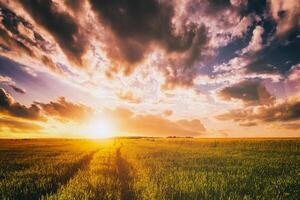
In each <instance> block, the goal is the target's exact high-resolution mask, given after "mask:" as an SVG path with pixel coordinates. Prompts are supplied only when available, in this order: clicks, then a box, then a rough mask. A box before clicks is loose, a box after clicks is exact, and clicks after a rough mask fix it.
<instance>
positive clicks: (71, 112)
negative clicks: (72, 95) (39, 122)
mask: <svg viewBox="0 0 300 200" xmlns="http://www.w3.org/2000/svg"><path fill="white" fill-rule="evenodd" d="M35 104H36V105H38V106H40V107H41V109H42V110H43V112H44V113H45V114H46V115H48V116H51V117H54V118H56V119H57V120H60V121H75V122H79V121H81V120H84V119H86V118H87V117H89V116H91V114H92V109H91V108H90V107H87V106H85V105H82V104H75V103H72V102H69V101H67V100H66V99H65V98H64V97H60V98H59V99H58V100H57V101H51V102H49V103H40V102H36V103H35Z"/></svg>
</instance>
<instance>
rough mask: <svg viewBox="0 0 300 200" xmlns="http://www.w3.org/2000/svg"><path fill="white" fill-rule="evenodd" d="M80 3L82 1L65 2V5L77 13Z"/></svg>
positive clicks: (70, 0)
mask: <svg viewBox="0 0 300 200" xmlns="http://www.w3.org/2000/svg"><path fill="white" fill-rule="evenodd" d="M82 2H84V0H65V4H66V5H67V6H68V7H69V8H71V9H73V10H74V11H78V10H79V9H80V8H81V6H82Z"/></svg>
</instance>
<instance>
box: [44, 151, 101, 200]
mask: <svg viewBox="0 0 300 200" xmlns="http://www.w3.org/2000/svg"><path fill="white" fill-rule="evenodd" d="M98 151H99V149H98V150H95V151H92V152H91V153H89V154H87V155H85V156H84V157H83V158H82V159H80V161H78V162H77V163H75V164H74V165H73V166H72V167H71V169H70V170H69V173H68V174H67V175H66V176H64V177H63V178H62V179H61V180H60V181H59V184H56V185H55V186H53V187H52V188H51V189H50V190H48V191H46V192H44V193H42V195H41V196H40V197H39V198H38V199H41V198H42V199H43V197H47V196H51V195H53V194H55V193H57V191H58V190H59V188H62V187H64V186H65V185H66V184H67V183H68V182H69V181H70V180H71V179H72V178H73V177H75V176H76V174H77V173H78V171H79V170H81V169H85V168H86V167H87V166H88V165H89V163H90V162H91V160H92V158H93V156H94V154H95V153H96V152H98Z"/></svg>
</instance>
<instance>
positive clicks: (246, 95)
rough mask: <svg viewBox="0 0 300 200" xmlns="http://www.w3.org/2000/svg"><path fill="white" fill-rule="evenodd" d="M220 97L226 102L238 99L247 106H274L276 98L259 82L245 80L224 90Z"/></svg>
mask: <svg viewBox="0 0 300 200" xmlns="http://www.w3.org/2000/svg"><path fill="white" fill-rule="evenodd" d="M219 95H220V97H221V98H222V99H224V100H228V101H230V100H232V99H238V100H241V101H243V102H244V103H245V104H246V105H266V104H272V103H273V102H274V100H275V98H274V97H273V96H272V95H271V94H270V93H269V92H268V90H267V89H266V87H265V86H264V85H262V84H261V82H260V81H259V80H245V81H242V82H240V83H237V84H234V85H232V86H229V87H225V88H223V89H222V90H221V91H220V92H219Z"/></svg>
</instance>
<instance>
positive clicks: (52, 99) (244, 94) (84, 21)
mask: <svg viewBox="0 0 300 200" xmlns="http://www.w3.org/2000/svg"><path fill="white" fill-rule="evenodd" d="M0 20H1V23H0V137H57V136H61V137H66V136H70V137H77V136H78V137H85V136H87V137H88V136H89V133H88V130H89V128H88V127H90V125H89V124H91V123H93V124H97V123H98V122H99V124H101V123H102V124H103V123H104V121H109V123H110V125H112V126H113V130H114V133H115V134H119V135H146V136H169V135H176V136H199V137H255V136H260V137H265V136H278V137H283V136H290V137H295V136H300V1H299V0H143V1H140V0H0Z"/></svg>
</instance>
